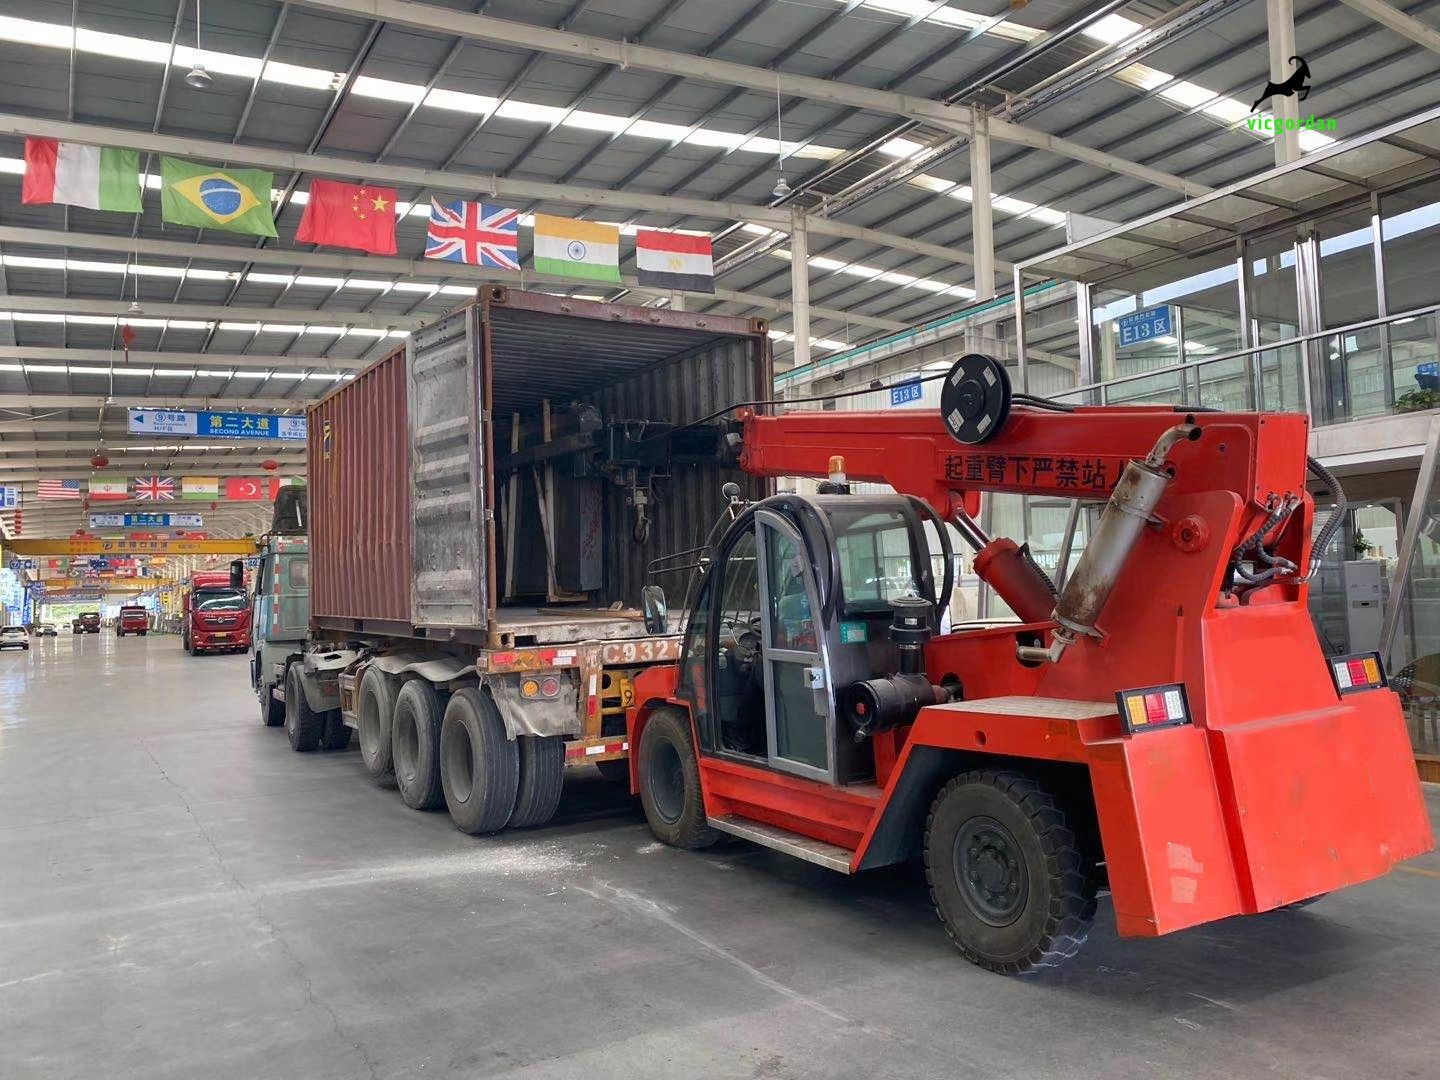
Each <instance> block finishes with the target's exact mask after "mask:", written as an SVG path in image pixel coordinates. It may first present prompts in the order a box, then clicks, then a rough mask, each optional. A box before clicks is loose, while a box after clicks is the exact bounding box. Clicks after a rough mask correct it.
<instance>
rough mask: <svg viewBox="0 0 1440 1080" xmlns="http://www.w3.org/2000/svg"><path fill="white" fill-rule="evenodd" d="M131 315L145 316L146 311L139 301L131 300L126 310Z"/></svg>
mask: <svg viewBox="0 0 1440 1080" xmlns="http://www.w3.org/2000/svg"><path fill="white" fill-rule="evenodd" d="M125 310H126V311H127V312H128V313H129V314H131V315H144V314H145V309H144V308H142V307H141V306H140V301H139V300H131V301H130V306H129V307H128V308H126V309H125Z"/></svg>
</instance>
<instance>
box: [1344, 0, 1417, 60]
mask: <svg viewBox="0 0 1440 1080" xmlns="http://www.w3.org/2000/svg"><path fill="white" fill-rule="evenodd" d="M1340 2H1341V3H1342V4H1345V5H1346V6H1347V7H1352V8H1354V9H1355V10H1356V11H1358V12H1360V14H1362V15H1365V16H1368V17H1369V18H1371V19H1374V20H1375V21H1376V22H1377V23H1379V24H1380V25H1381V26H1383V27H1385V28H1386V29H1387V30H1393V31H1395V33H1397V34H1399V35H1400V36H1401V37H1407V38H1409V39H1410V40H1411V41H1413V42H1415V43H1416V44H1418V45H1424V46H1425V48H1427V49H1429V50H1430V51H1431V52H1437V53H1440V30H1436V29H1434V28H1433V27H1432V26H1430V25H1429V24H1428V23H1423V22H1421V21H1420V20H1419V19H1417V18H1415V17H1414V16H1413V15H1406V14H1405V12H1403V11H1399V10H1397V9H1395V8H1393V7H1391V6H1390V5H1389V4H1387V3H1385V2H1384V0H1340Z"/></svg>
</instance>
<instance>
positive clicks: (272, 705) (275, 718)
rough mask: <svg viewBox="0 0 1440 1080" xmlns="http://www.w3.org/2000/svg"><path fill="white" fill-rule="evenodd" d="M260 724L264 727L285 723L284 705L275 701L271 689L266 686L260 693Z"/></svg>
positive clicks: (272, 689)
mask: <svg viewBox="0 0 1440 1080" xmlns="http://www.w3.org/2000/svg"><path fill="white" fill-rule="evenodd" d="M260 722H261V723H262V724H264V725H265V726H266V727H279V726H280V725H281V724H283V723H285V703H284V702H283V701H276V700H275V691H274V688H273V687H269V686H266V687H264V688H262V689H261V691H260Z"/></svg>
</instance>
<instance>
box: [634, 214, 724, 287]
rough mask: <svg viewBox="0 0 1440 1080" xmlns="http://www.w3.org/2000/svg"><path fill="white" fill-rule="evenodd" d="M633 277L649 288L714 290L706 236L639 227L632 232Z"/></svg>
mask: <svg viewBox="0 0 1440 1080" xmlns="http://www.w3.org/2000/svg"><path fill="white" fill-rule="evenodd" d="M635 276H636V278H637V279H638V280H639V283H640V285H641V286H643V287H645V288H649V289H681V290H683V291H685V292H704V293H713V292H714V291H715V260H714V258H713V256H712V254H711V250H710V237H708V236H690V235H687V234H686V233H678V232H662V231H661V230H659V229H639V230H637V231H636V233H635Z"/></svg>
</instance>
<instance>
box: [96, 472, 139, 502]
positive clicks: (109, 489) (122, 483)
mask: <svg viewBox="0 0 1440 1080" xmlns="http://www.w3.org/2000/svg"><path fill="white" fill-rule="evenodd" d="M129 497H130V481H129V480H128V479H126V478H125V477H123V476H92V477H91V478H90V499H91V501H92V502H93V501H96V500H99V499H128V498H129Z"/></svg>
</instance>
